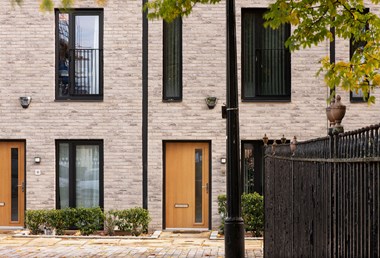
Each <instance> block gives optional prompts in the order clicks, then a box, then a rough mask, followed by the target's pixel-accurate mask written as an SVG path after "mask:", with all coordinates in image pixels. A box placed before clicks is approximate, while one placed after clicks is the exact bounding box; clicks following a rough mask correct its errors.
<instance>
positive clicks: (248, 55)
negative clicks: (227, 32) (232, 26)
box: [242, 8, 291, 101]
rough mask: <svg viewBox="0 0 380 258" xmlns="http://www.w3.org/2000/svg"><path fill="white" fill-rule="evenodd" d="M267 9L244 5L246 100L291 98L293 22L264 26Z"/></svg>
mask: <svg viewBox="0 0 380 258" xmlns="http://www.w3.org/2000/svg"><path fill="white" fill-rule="evenodd" d="M265 12H266V9H255V8H243V9H242V98H243V100H248V101H249V100H251V101H261V100H269V101H275V100H282V101H289V100H290V85H291V83H290V52H289V49H287V48H285V41H286V40H287V38H288V37H289V36H290V25H289V24H286V25H282V26H281V27H280V28H278V29H276V30H273V29H271V28H269V27H267V28H264V19H263V14H264V13H265Z"/></svg>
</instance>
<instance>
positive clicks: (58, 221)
mask: <svg viewBox="0 0 380 258" xmlns="http://www.w3.org/2000/svg"><path fill="white" fill-rule="evenodd" d="M45 220H46V227H51V228H54V229H55V233H56V234H57V235H63V234H64V231H65V230H66V229H69V228H72V227H73V226H74V224H75V221H74V220H75V209H72V208H64V209H60V210H48V211H47V212H46V218H45Z"/></svg>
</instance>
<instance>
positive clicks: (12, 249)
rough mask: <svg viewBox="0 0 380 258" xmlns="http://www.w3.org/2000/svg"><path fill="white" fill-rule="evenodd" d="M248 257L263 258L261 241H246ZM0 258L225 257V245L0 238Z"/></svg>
mask: <svg viewBox="0 0 380 258" xmlns="http://www.w3.org/2000/svg"><path fill="white" fill-rule="evenodd" d="M245 249H246V257H250V258H262V257H263V254H262V241H260V240H246V241H245ZM0 257H1V258H3V257H4V258H7V257H26V258H29V257H30V258H31V257H33V258H34V257H41V258H42V257H139V258H140V257H147V258H155V257H165V258H166V257H186V258H187V257H224V241H223V240H209V239H208V237H207V236H205V235H196V234H190V235H188V234H186V235H182V234H172V233H168V232H164V233H162V235H161V236H160V238H158V239H124V238H120V239H108V238H101V239H99V238H97V239H88V238H87V239H83V238H65V237H62V238H24V237H14V236H12V235H0Z"/></svg>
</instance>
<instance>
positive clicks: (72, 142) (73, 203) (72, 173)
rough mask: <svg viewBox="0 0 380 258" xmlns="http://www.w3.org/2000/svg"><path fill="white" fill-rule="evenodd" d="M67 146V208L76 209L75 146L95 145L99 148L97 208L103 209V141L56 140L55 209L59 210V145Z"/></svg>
mask: <svg viewBox="0 0 380 258" xmlns="http://www.w3.org/2000/svg"><path fill="white" fill-rule="evenodd" d="M62 143H67V144H69V207H70V208H75V207H76V198H75V196H76V169H75V166H76V163H75V160H76V146H77V145H97V146H99V207H100V208H101V209H104V147H103V145H104V143H103V140H56V141H55V147H56V170H55V171H56V208H57V209H61V202H60V189H59V145H60V144H62Z"/></svg>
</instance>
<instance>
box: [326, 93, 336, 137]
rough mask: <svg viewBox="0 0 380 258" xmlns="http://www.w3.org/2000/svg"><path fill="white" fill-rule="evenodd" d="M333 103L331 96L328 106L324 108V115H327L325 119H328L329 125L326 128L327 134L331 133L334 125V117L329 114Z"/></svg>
mask: <svg viewBox="0 0 380 258" xmlns="http://www.w3.org/2000/svg"><path fill="white" fill-rule="evenodd" d="M334 104H335V99H334V98H333V99H332V100H331V102H330V106H328V107H327V108H326V116H327V119H328V120H329V122H330V127H329V128H328V129H327V133H328V135H332V131H333V127H334V126H335V119H334V117H333V116H332V115H331V107H332V106H333V105H334Z"/></svg>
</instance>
